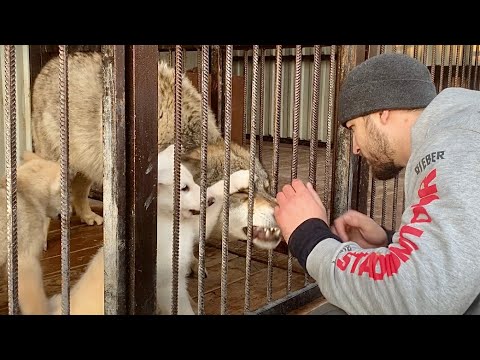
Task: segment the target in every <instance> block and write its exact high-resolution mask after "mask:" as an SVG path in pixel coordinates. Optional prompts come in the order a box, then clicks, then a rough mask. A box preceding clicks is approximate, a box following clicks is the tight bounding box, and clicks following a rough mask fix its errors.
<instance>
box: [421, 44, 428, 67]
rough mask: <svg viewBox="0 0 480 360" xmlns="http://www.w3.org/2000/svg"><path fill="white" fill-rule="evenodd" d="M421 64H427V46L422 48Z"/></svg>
mask: <svg viewBox="0 0 480 360" xmlns="http://www.w3.org/2000/svg"><path fill="white" fill-rule="evenodd" d="M422 62H423V64H424V65H427V63H428V45H423V46H422Z"/></svg>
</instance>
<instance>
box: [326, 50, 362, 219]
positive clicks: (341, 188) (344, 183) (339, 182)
mask: <svg viewBox="0 0 480 360" xmlns="http://www.w3.org/2000/svg"><path fill="white" fill-rule="evenodd" d="M357 60H358V59H357V51H356V46H354V45H342V46H341V51H340V66H339V71H340V74H339V76H340V77H339V80H340V81H339V82H338V86H341V84H342V82H343V80H344V79H345V77H346V75H347V73H348V72H349V71H350V70H351V69H353V68H354V67H355V66H356V65H357ZM336 130H337V131H336V147H335V164H334V169H335V182H334V183H333V187H332V194H333V204H332V207H333V211H332V212H333V214H332V217H333V218H334V219H335V218H337V217H338V216H339V215H341V214H343V213H344V212H345V211H347V210H348V200H349V192H350V191H349V190H350V189H349V178H350V173H349V168H350V157H351V138H350V132H349V131H348V130H347V129H346V128H345V127H344V126H342V125H341V124H340V123H337V124H336Z"/></svg>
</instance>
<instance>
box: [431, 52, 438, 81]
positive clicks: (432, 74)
mask: <svg viewBox="0 0 480 360" xmlns="http://www.w3.org/2000/svg"><path fill="white" fill-rule="evenodd" d="M436 67H437V45H432V67H431V68H430V76H431V78H432V82H433V83H434V84H435V68H436Z"/></svg>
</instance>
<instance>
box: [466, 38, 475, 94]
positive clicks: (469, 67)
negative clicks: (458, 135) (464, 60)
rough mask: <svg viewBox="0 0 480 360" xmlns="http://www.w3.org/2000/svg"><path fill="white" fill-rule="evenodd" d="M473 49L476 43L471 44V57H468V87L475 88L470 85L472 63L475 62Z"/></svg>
mask: <svg viewBox="0 0 480 360" xmlns="http://www.w3.org/2000/svg"><path fill="white" fill-rule="evenodd" d="M473 49H474V45H470V58H469V59H468V75H467V88H468V89H473V87H470V85H471V83H472V64H473V54H474V52H473Z"/></svg>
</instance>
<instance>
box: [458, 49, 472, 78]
mask: <svg viewBox="0 0 480 360" xmlns="http://www.w3.org/2000/svg"><path fill="white" fill-rule="evenodd" d="M467 49H468V45H462V75H461V79H460V84H461V86H462V87H465V80H466V79H465V69H466V67H467V60H466V59H467V58H469V57H470V54H468V56H467Z"/></svg>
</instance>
